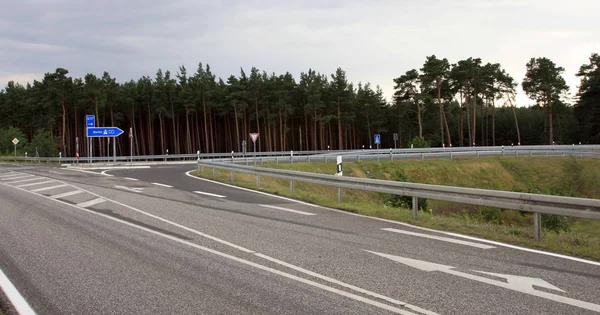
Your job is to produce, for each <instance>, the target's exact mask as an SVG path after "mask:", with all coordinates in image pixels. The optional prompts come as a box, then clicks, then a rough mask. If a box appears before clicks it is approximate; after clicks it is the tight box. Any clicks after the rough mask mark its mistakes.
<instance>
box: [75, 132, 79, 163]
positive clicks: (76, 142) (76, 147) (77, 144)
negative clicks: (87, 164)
mask: <svg viewBox="0 0 600 315" xmlns="http://www.w3.org/2000/svg"><path fill="white" fill-rule="evenodd" d="M75 157H76V158H77V163H79V137H75Z"/></svg>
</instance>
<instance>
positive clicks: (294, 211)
mask: <svg viewBox="0 0 600 315" xmlns="http://www.w3.org/2000/svg"><path fill="white" fill-rule="evenodd" d="M260 206H261V207H265V208H271V209H275V210H281V211H287V212H292V213H297V214H302V215H315V214H314V213H310V212H304V211H298V210H293V209H288V208H282V207H277V206H270V205H260Z"/></svg>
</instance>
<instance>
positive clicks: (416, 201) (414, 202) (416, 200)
mask: <svg viewBox="0 0 600 315" xmlns="http://www.w3.org/2000/svg"><path fill="white" fill-rule="evenodd" d="M417 213H419V198H417V197H412V216H413V218H414V219H416V218H417Z"/></svg>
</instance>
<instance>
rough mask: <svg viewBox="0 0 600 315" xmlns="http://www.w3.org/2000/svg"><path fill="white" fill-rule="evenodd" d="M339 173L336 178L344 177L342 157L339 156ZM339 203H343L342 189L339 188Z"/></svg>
mask: <svg viewBox="0 0 600 315" xmlns="http://www.w3.org/2000/svg"><path fill="white" fill-rule="evenodd" d="M336 170H337V173H336V174H335V175H336V176H343V171H342V156H341V155H338V157H337V168H336ZM338 202H342V187H338Z"/></svg>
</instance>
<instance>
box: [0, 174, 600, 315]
mask: <svg viewBox="0 0 600 315" xmlns="http://www.w3.org/2000/svg"><path fill="white" fill-rule="evenodd" d="M190 168H193V166H190V165H179V166H154V167H151V168H146V169H128V170H112V171H107V172H106V174H107V175H113V176H105V175H102V174H100V171H101V170H97V171H88V172H80V171H74V170H66V169H61V168H57V167H38V166H29V167H27V166H13V165H2V166H0V235H1V237H0V269H1V270H2V271H3V272H4V273H5V274H6V276H7V278H8V279H10V281H11V282H12V283H13V284H14V286H15V287H16V288H17V289H18V291H19V292H20V293H21V295H22V296H23V297H24V298H25V300H26V301H27V302H28V303H29V305H31V307H32V308H33V309H34V310H35V311H36V312H37V313H38V314H72V313H78V314H123V313H128V314H148V313H176V314H388V313H404V314H597V313H598V312H600V264H598V263H593V262H587V261H583V260H577V259H569V258H565V257H559V256H556V255H547V254H543V253H537V252H534V251H527V250H521V249H517V248H511V247H506V246H503V245H501V244H493V243H490V242H485V241H481V240H473V239H466V238H463V237H458V236H453V235H448V234H445V233H441V232H434V231H427V230H423V229H419V228H415V227H411V226H406V225H402V224H398V223H394V222H387V221H384V220H377V219H373V218H365V217H361V216H356V215H352V214H349V213H344V212H341V211H334V210H330V209H325V208H321V207H315V206H311V205H306V204H302V203H297V202H294V201H291V200H285V199H281V198H278V197H274V196H266V195H263V194H257V193H254V192H250V191H246V190H240V189H236V188H232V187H229V186H225V185H221V184H216V183H212V182H209V181H205V180H200V179H195V178H192V177H189V176H186V175H185V172H186V171H188V170H190Z"/></svg>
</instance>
